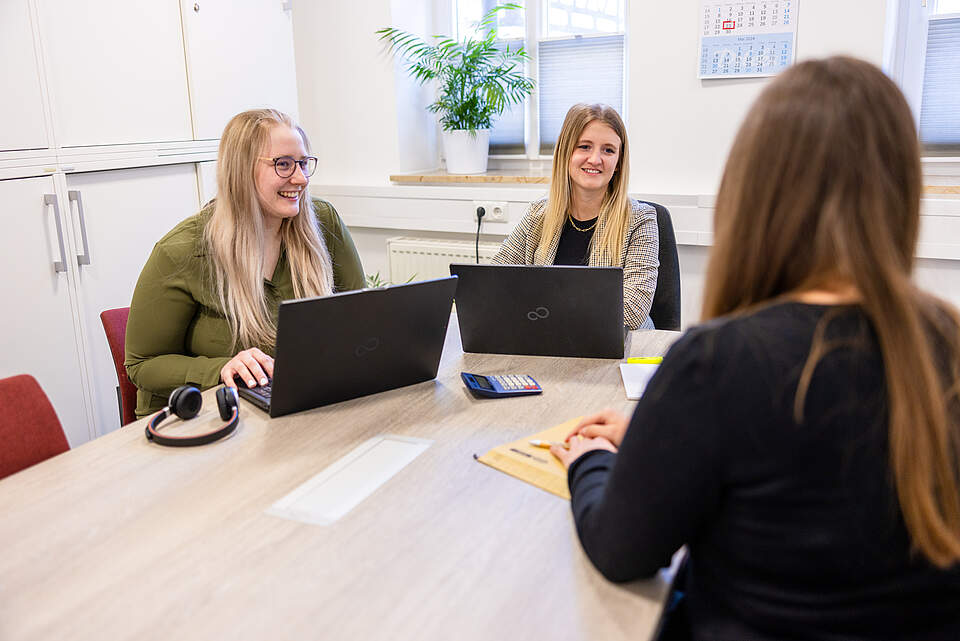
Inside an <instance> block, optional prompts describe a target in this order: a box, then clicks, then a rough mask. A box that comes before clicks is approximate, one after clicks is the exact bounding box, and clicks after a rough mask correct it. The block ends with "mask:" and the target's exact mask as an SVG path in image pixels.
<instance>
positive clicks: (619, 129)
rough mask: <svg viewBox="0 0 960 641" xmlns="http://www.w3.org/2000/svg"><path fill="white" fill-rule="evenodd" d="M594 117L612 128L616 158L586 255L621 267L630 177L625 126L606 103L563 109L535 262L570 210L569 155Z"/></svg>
mask: <svg viewBox="0 0 960 641" xmlns="http://www.w3.org/2000/svg"><path fill="white" fill-rule="evenodd" d="M594 120H599V121H600V122H602V123H604V124H605V125H607V126H609V127H610V128H611V129H613V131H614V133H616V134H617V136H618V137H619V138H620V158H619V159H618V160H617V167H616V169H615V170H614V174H613V177H612V178H611V179H610V183H609V184H608V185H607V193H606V194H604V197H603V202H602V203H601V205H600V219H599V220H598V221H597V231H596V232H595V233H594V236H593V238H592V239H591V241H590V255H591V256H594V257H595V260H592V261H591V264H597V265H609V266H613V267H621V266H622V265H621V260H620V254H621V251H622V248H623V241H624V238H625V237H626V235H627V230H628V229H629V228H630V218H631V216H632V209H631V207H630V200H629V198H628V197H627V183H628V182H629V180H630V145H629V144H627V128H626V127H625V126H624V124H623V120H621V118H620V114H618V113H617V111H616V109H614V108H613V107H610V106H608V105H602V104H595V105H587V104H582V103H581V104H576V105H573V106H572V107H570V109H569V111H567V116H566V118H564V119H563V126H562V127H561V128H560V136H559V137H558V139H557V147H556V149H555V150H554V152H553V171H552V177H551V179H550V195H549V196H548V197H547V207H546V209H545V210H544V215H543V227H541V229H540V242H539V244H538V245H537V250H536V254H535V257H536V258H537V259H538V261H539V262H548V261H547V256H546V252H547V251H548V249H549V247H550V244H551V243H552V242H553V239H554V237H555V236H557V235H559V234H560V231H561V230H562V229H563V225H564V223H565V222H566V219H567V212H568V211H570V206H571V204H572V202H571V195H570V194H571V188H570V170H569V166H570V156H572V155H573V150H574V149H576V148H577V142H578V141H579V140H580V136H581V135H582V134H583V130H584V129H586V128H587V125H589V124H590V123H591V122H593V121H594Z"/></svg>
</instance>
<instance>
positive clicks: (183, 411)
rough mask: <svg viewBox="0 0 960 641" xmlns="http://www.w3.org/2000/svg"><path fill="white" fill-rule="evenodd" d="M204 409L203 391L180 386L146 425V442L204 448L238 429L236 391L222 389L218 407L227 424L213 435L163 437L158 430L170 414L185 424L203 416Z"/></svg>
mask: <svg viewBox="0 0 960 641" xmlns="http://www.w3.org/2000/svg"><path fill="white" fill-rule="evenodd" d="M202 406H203V396H201V394H200V390H198V389H197V388H196V387H193V386H192V385H181V386H180V387H178V388H177V389H175V390H173V392H172V393H171V394H170V402H169V404H168V405H167V406H166V407H164V408H163V409H162V410H160V412H159V413H158V414H157V415H156V416H154V417H153V418H151V419H150V422H148V423H147V429H146V430H145V431H146V434H147V440H148V441H153V442H154V443H157V444H158V445H169V446H171V447H188V446H190V445H205V444H207V443H212V442H214V441H216V440H217V439H221V438H223V437H224V436H227V435H228V434H230V433H231V432H233V430H235V429H237V423H238V422H239V420H240V403H239V401H238V400H237V390H235V389H234V388H232V387H227V386H223V387H221V388H220V389H218V390H217V407H218V408H219V409H220V418H222V419H223V420H225V421H227V423H226V424H225V425H223V426H222V427H218V428H217V429H215V430H213V431H212V432H206V433H204V434H196V435H193V436H164V435H162V434H160V432H159V431H158V430H157V426H158V425H160V423H161V422H163V420H164V419H166V418H167V417H169V416H170V415H171V414H176V415H177V416H178V417H180V418H182V419H183V420H187V419H191V418H193V417H194V416H196V415H197V414H199V413H200V408H201V407H202Z"/></svg>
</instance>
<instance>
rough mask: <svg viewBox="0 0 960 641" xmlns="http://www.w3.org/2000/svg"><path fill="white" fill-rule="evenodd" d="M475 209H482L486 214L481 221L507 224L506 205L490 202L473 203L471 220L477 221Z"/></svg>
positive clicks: (476, 201)
mask: <svg viewBox="0 0 960 641" xmlns="http://www.w3.org/2000/svg"><path fill="white" fill-rule="evenodd" d="M477 207H483V210H484V211H485V212H486V213H485V214H484V215H483V219H484V220H485V221H487V222H493V223H505V222H507V203H505V202H500V201H492V200H475V201H473V219H474V220H476V219H477Z"/></svg>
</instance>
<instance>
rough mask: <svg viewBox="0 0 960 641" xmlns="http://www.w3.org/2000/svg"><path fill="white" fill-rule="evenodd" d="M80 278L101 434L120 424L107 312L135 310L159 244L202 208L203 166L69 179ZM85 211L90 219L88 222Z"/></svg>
mask: <svg viewBox="0 0 960 641" xmlns="http://www.w3.org/2000/svg"><path fill="white" fill-rule="evenodd" d="M67 189H68V193H69V205H70V211H69V214H68V215H69V216H70V217H71V219H72V222H73V227H74V230H75V231H74V239H73V240H74V245H75V247H76V248H77V252H78V253H79V254H80V255H81V256H82V255H83V254H84V252H83V248H84V243H83V232H84V230H85V231H86V241H87V242H86V248H87V250H88V252H87V258H88V259H89V262H88V263H87V264H83V265H79V263H80V262H87V261H81V260H80V259H79V258H78V257H77V256H71V261H72V266H73V267H76V268H77V269H78V270H79V271H78V278H79V292H80V310H81V319H82V323H83V331H84V334H85V336H86V340H85V344H86V345H87V346H88V352H89V353H88V356H87V362H88V364H89V367H90V373H91V380H92V381H93V404H94V417H95V421H96V432H97V435H101V434H105V433H107V432H109V431H112V430H114V429H116V428H117V427H119V426H120V416H119V411H118V408H117V394H116V386H117V374H116V369H115V368H114V365H113V360H112V358H111V356H110V347H109V345H108V344H107V338H106V335H105V334H104V332H103V325H102V323H101V321H100V312H102V311H103V310H106V309H113V308H115V307H128V306H129V305H130V299H131V297H132V296H133V289H134V286H135V285H136V284H137V278H139V276H140V270H141V269H143V265H144V263H146V262H147V258H148V257H149V256H150V252H151V251H152V250H153V246H154V244H156V242H157V241H158V240H160V238H162V237H163V235H164V234H166V233H167V232H168V231H170V229H171V228H173V227H174V226H175V225H176V224H177V223H178V222H180V221H181V220H183V219H184V218H186V217H188V216H191V215H193V214H195V213H196V212H197V211H198V209H199V196H198V192H197V174H196V165H193V164H185V165H167V166H161V167H146V168H142V169H123V170H117V171H104V172H93V173H88V174H74V175H69V176H67ZM81 211H82V214H83V216H82V217H83V221H82V224H81Z"/></svg>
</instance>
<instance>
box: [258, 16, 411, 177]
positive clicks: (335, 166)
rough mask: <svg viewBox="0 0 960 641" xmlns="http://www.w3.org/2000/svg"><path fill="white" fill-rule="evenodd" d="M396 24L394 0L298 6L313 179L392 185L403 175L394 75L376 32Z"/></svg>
mask: <svg viewBox="0 0 960 641" xmlns="http://www.w3.org/2000/svg"><path fill="white" fill-rule="evenodd" d="M391 19H392V18H391V11H390V2H389V0H365V1H364V2H337V1H333V0H323V1H321V2H312V1H308V2H294V3H293V42H294V55H295V57H296V64H297V91H298V93H299V97H300V119H301V122H302V124H303V126H304V129H305V130H306V131H307V134H308V135H309V136H310V139H311V142H312V143H313V147H314V153H315V154H316V155H317V157H318V158H319V163H318V166H317V173H316V175H315V177H314V181H318V182H319V181H322V182H326V183H334V184H353V185H363V184H386V183H387V182H389V181H388V176H389V174H390V173H391V172H395V171H397V167H398V166H399V164H400V161H399V155H398V142H397V140H398V137H397V132H398V127H397V95H396V91H395V90H394V87H395V85H394V82H395V80H394V70H393V66H392V65H391V64H390V62H389V61H387V59H386V58H385V57H384V56H383V55H382V54H381V51H380V47H379V45H378V44H377V42H376V37H375V36H374V33H373V32H374V31H375V30H376V29H378V28H380V27H382V26H384V25H389V24H391ZM251 46H255V44H254V43H251Z"/></svg>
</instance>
